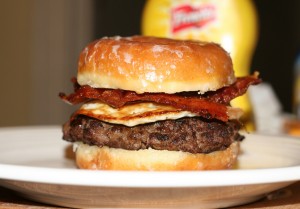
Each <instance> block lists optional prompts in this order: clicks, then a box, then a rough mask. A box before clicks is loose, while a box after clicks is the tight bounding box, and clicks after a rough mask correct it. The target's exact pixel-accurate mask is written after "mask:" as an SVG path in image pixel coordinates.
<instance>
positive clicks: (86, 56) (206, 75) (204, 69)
mask: <svg viewBox="0 0 300 209" xmlns="http://www.w3.org/2000/svg"><path fill="white" fill-rule="evenodd" d="M235 79H236V78H235V76H234V71H233V67H232V61H231V58H230V56H229V54H228V53H227V52H226V51H225V50H224V49H223V48H221V47H220V46H219V45H218V44H214V43H204V42H196V41H182V40H171V39H167V38H154V37H142V36H133V37H127V38H122V37H112V38H102V39H99V40H97V41H95V42H93V43H91V44H89V45H88V46H87V47H86V48H85V49H84V50H83V51H82V53H81V54H80V58H79V65H78V74H77V80H78V83H79V84H80V85H90V86H92V87H94V88H112V89H123V90H130V91H135V92H138V93H143V92H165V93H176V92H182V91H199V92H200V93H204V92H206V91H209V90H216V89H219V88H221V87H224V86H228V85H230V84H232V83H233V82H234V81H235Z"/></svg>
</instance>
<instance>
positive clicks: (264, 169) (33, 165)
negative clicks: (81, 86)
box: [0, 126, 300, 208]
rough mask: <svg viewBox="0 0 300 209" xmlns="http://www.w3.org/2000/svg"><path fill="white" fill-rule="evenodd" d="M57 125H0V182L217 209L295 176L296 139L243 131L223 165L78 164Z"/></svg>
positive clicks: (70, 196) (69, 198)
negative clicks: (147, 168)
mask: <svg viewBox="0 0 300 209" xmlns="http://www.w3.org/2000/svg"><path fill="white" fill-rule="evenodd" d="M61 136H62V133H61V128H60V127H54V126H51V127H18V128H0V145H1V146H0V185H1V186H5V187H7V188H10V189H13V190H15V191H17V192H19V193H20V194H21V195H23V196H24V197H27V198H30V199H33V200H36V201H40V202H44V203H50V204H55V205H60V206H67V207H73V208H84V207H94V208H95V207H122V208H124V207H139V208H140V207H197V208H220V207H228V206H234V205H240V204H245V203H248V202H252V201H254V200H257V199H259V198H261V197H263V196H264V195H266V194H267V193H269V192H271V191H274V190H277V189H279V188H282V187H285V186H287V185H289V184H291V183H293V182H296V181H298V180H300V155H299V153H300V139H296V138H289V137H284V136H281V137H279V136H277V137H275V136H263V135H256V134H250V135H249V134H247V135H246V140H245V141H243V143H242V153H241V156H240V158H239V163H238V165H237V168H236V169H234V170H227V171H200V172H198V171H197V172H196V171H194V172H193V171H192V172H125V171H88V170H78V169H77V168H76V167H75V165H74V161H73V155H72V150H71V146H70V144H69V143H67V142H65V141H63V140H61Z"/></svg>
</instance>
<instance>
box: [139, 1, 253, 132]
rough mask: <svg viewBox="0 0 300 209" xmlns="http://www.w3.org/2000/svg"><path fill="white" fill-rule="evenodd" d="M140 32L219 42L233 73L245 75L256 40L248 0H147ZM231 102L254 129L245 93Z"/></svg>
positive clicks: (248, 68) (249, 126) (251, 11)
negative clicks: (231, 62)
mask: <svg viewBox="0 0 300 209" xmlns="http://www.w3.org/2000/svg"><path fill="white" fill-rule="evenodd" d="M142 34H143V35H148V36H157V37H169V38H175V39H192V40H203V41H213V42H216V43H219V44H220V45H221V46H222V47H223V48H224V49H225V50H226V51H227V52H229V53H230V55H231V57H232V60H233V65H234V70H235V74H236V76H245V75H248V74H249V73H250V65H251V61H252V55H253V52H254V49H255V46H256V42H257V15H256V10H255V7H254V5H253V3H252V1H251V0H148V1H146V4H145V7H144V11H143V16H142ZM231 104H232V106H234V107H240V108H242V109H243V110H244V116H243V118H242V120H243V121H244V123H245V125H246V128H247V130H248V131H252V130H254V124H253V118H252V117H253V115H252V108H251V103H250V100H249V97H248V95H247V94H246V95H244V96H241V97H238V98H236V99H234V100H233V101H232V103H231Z"/></svg>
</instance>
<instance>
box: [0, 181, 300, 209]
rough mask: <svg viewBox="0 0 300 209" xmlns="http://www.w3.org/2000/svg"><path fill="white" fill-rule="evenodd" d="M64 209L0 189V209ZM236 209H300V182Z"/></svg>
mask: <svg viewBox="0 0 300 209" xmlns="http://www.w3.org/2000/svg"><path fill="white" fill-rule="evenodd" d="M53 208H57V209H58V208H64V207H57V206H50V205H46V204H42V203H36V202H33V201H30V200H26V199H24V198H22V197H20V196H18V194H16V193H15V192H14V191H11V190H8V189H6V188H3V187H0V209H53ZM233 208H235V209H240V208H260V209H262V208H267V209H279V208H283V209H289V208H300V181H299V182H297V183H294V184H292V185H290V186H288V187H286V188H283V189H280V190H278V191H275V192H273V193H271V194H268V195H267V196H266V197H265V198H264V199H262V200H259V201H257V202H254V203H250V204H248V205H243V206H239V207H233Z"/></svg>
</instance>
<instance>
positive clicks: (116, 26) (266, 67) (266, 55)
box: [95, 0, 300, 112]
mask: <svg viewBox="0 0 300 209" xmlns="http://www.w3.org/2000/svg"><path fill="white" fill-rule="evenodd" d="M253 3H254V4H255V6H256V9H257V13H258V18H259V39H258V43H257V47H256V50H255V53H254V56H253V62H252V67H251V69H252V71H254V70H258V71H260V73H261V77H262V78H263V80H264V81H265V82H268V83H270V84H271V85H272V87H273V88H274V90H275V93H276V94H277V96H278V98H279V100H280V102H281V103H282V105H283V108H284V111H286V112H291V111H292V98H293V96H292V95H293V77H294V74H293V68H294V62H295V56H296V54H297V51H298V49H299V45H300V32H299V30H300V25H299V19H300V15H299V14H298V13H300V12H299V10H300V1H297V0H287V1H274V0H263V1H262V0H254V1H253ZM144 4H145V1H143V0H130V1H124V0H100V1H98V0H95V38H99V37H102V36H115V35H120V36H130V35H134V34H140V33H141V29H140V28H141V27H140V24H141V15H142V11H143V7H144Z"/></svg>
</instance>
